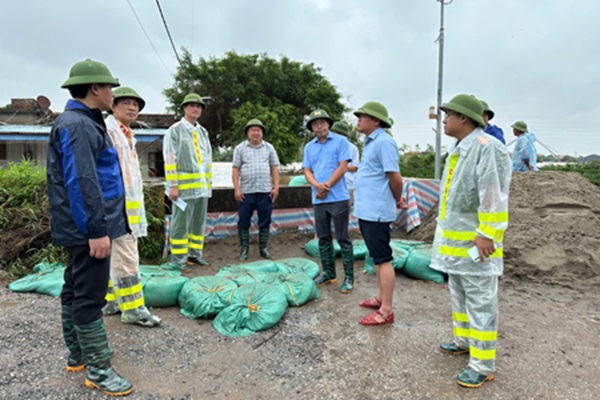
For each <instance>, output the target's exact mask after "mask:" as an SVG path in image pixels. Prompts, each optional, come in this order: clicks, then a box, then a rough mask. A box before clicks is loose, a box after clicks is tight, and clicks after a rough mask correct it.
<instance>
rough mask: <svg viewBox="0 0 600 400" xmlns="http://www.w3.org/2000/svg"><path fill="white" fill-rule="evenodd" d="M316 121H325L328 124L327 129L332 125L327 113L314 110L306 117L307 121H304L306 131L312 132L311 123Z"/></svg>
mask: <svg viewBox="0 0 600 400" xmlns="http://www.w3.org/2000/svg"><path fill="white" fill-rule="evenodd" d="M316 119H326V120H327V122H329V127H330V128H331V125H333V120H332V119H331V117H330V116H329V114H327V111H325V110H321V109H318V110H315V111H313V112H311V113H310V115H309V116H308V121H306V129H308V130H309V131H311V132H312V131H313V130H312V126H311V125H312V122H313V121H314V120H316Z"/></svg>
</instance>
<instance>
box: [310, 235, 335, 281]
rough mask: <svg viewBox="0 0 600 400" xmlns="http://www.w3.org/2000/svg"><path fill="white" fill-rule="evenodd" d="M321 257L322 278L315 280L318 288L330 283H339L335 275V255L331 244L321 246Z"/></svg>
mask: <svg viewBox="0 0 600 400" xmlns="http://www.w3.org/2000/svg"><path fill="white" fill-rule="evenodd" d="M319 256H320V257H321V265H322V266H323V273H322V274H321V276H320V277H318V278H317V279H315V283H316V284H317V286H324V285H327V284H328V283H335V282H337V278H336V274H335V255H334V253H333V244H332V243H330V244H328V245H325V246H319Z"/></svg>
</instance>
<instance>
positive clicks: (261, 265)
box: [221, 260, 279, 273]
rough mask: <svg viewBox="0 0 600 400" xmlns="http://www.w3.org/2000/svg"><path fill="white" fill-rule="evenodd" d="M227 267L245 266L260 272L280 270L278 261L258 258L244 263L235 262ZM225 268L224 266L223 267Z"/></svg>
mask: <svg viewBox="0 0 600 400" xmlns="http://www.w3.org/2000/svg"><path fill="white" fill-rule="evenodd" d="M227 267H236V268H238V267H239V268H243V269H246V270H248V271H258V272H266V273H275V272H279V268H278V267H277V263H276V262H275V261H273V260H258V261H252V262H247V263H242V264H233V265H228V266H227ZM221 269H223V268H221Z"/></svg>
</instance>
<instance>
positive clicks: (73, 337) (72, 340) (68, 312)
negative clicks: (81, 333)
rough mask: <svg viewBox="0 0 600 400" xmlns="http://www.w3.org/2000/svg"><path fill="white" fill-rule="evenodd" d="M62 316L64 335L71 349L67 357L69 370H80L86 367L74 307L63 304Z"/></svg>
mask: <svg viewBox="0 0 600 400" xmlns="http://www.w3.org/2000/svg"><path fill="white" fill-rule="evenodd" d="M60 318H61V320H62V330H63V337H64V339H65V344H66V345H67V349H69V357H68V358H67V371H68V372H79V371H81V370H83V369H84V368H85V363H84V362H83V353H82V352H81V347H80V346H79V337H78V336H77V331H76V330H75V323H74V322H73V307H72V306H62V308H61V310H60Z"/></svg>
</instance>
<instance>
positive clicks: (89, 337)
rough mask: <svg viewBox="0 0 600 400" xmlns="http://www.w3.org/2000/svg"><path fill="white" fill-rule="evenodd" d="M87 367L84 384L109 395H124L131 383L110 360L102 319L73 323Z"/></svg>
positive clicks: (129, 390) (127, 392) (126, 393)
mask: <svg viewBox="0 0 600 400" xmlns="http://www.w3.org/2000/svg"><path fill="white" fill-rule="evenodd" d="M75 329H76V330H77V333H78V334H79V343H80V345H81V350H82V352H83V355H84V359H85V365H86V367H87V376H86V378H85V386H87V387H90V388H93V389H98V390H100V391H101V392H103V393H105V394H107V395H109V396H126V395H128V394H129V393H131V392H132V391H133V385H132V384H131V382H129V381H128V380H127V379H125V378H123V377H122V376H121V375H119V374H118V373H117V372H116V371H115V369H114V368H113V366H112V364H111V362H110V348H109V347H108V339H107V337H106V331H105V330H104V323H103V322H102V319H98V320H96V321H94V322H90V323H89V324H85V325H75Z"/></svg>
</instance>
